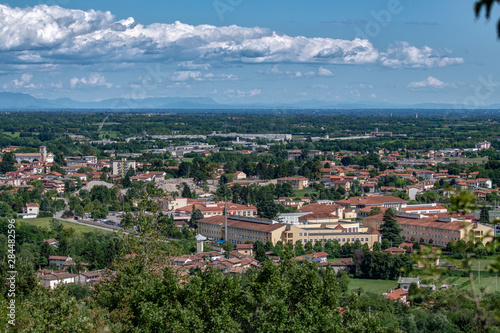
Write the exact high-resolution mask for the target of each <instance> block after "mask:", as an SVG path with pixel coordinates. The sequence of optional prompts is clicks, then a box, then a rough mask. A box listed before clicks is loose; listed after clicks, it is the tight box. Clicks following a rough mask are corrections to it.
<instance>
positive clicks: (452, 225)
mask: <svg viewBox="0 0 500 333" xmlns="http://www.w3.org/2000/svg"><path fill="white" fill-rule="evenodd" d="M396 217H397V218H396V220H397V223H398V225H399V226H400V227H401V229H403V231H402V232H401V235H402V236H403V237H404V238H405V240H407V241H410V240H411V238H412V237H413V238H414V239H415V240H417V241H419V240H420V239H421V238H422V239H423V240H424V241H425V243H429V241H430V240H431V239H432V242H433V243H432V244H433V245H436V246H446V245H447V244H448V243H449V242H456V241H458V240H464V241H469V240H472V239H470V237H469V235H470V234H471V233H472V235H473V236H474V238H476V240H479V241H481V242H482V243H483V244H486V243H487V242H489V241H492V240H493V236H494V235H495V233H494V230H493V228H490V227H487V226H485V225H482V224H480V223H477V222H473V220H472V216H469V215H467V216H463V215H450V214H448V213H437V214H426V215H423V214H408V213H397V214H396ZM383 219H384V214H377V215H373V216H368V217H366V218H364V220H363V225H364V226H365V227H369V228H373V229H375V230H379V228H380V227H381V226H382V224H383V223H384V222H383Z"/></svg>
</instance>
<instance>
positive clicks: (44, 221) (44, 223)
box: [16, 217, 111, 234]
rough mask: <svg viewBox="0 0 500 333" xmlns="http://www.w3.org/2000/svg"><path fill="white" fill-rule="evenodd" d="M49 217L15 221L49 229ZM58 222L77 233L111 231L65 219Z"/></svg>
mask: <svg viewBox="0 0 500 333" xmlns="http://www.w3.org/2000/svg"><path fill="white" fill-rule="evenodd" d="M51 219H52V218H50V217H42V218H36V219H17V220H16V222H18V223H26V224H31V225H34V226H37V227H42V228H46V229H50V220H51ZM60 222H61V224H62V225H63V226H64V228H68V229H69V228H72V229H74V230H75V233H77V234H82V233H86V232H93V231H97V232H106V233H109V232H111V231H107V230H103V229H98V228H92V227H87V226H85V225H81V224H76V223H71V222H66V221H60Z"/></svg>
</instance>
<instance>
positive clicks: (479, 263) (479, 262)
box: [477, 261, 481, 284]
mask: <svg viewBox="0 0 500 333" xmlns="http://www.w3.org/2000/svg"><path fill="white" fill-rule="evenodd" d="M477 276H478V284H481V261H478V262H477Z"/></svg>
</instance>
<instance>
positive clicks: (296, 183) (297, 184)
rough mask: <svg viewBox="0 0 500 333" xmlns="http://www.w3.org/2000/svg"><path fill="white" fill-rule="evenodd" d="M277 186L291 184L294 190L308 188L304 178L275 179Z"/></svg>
mask: <svg viewBox="0 0 500 333" xmlns="http://www.w3.org/2000/svg"><path fill="white" fill-rule="evenodd" d="M276 181H277V182H278V184H285V183H288V184H291V185H292V187H293V189H294V190H303V189H305V188H307V187H309V179H307V178H306V177H283V178H278V179H276Z"/></svg>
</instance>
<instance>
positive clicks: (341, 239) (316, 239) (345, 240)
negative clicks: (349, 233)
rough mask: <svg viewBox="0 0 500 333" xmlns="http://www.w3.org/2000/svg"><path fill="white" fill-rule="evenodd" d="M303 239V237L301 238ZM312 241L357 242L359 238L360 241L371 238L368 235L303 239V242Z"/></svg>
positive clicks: (366, 240)
mask: <svg viewBox="0 0 500 333" xmlns="http://www.w3.org/2000/svg"><path fill="white" fill-rule="evenodd" d="M301 240H302V239H301ZM309 240H310V241H311V242H317V241H325V242H326V241H329V240H330V241H338V242H355V241H357V240H359V241H360V242H368V241H369V238H368V237H361V238H359V237H357V238H354V237H352V238H351V237H347V238H324V239H323V238H320V239H318V238H315V239H305V238H304V239H303V240H302V242H303V243H307V242H308V241H309Z"/></svg>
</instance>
